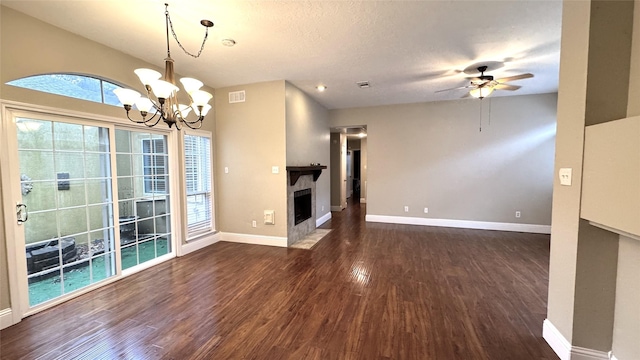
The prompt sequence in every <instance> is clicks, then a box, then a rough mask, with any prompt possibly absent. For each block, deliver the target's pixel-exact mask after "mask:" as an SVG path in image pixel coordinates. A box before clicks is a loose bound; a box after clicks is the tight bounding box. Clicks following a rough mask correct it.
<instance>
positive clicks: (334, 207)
mask: <svg viewBox="0 0 640 360" xmlns="http://www.w3.org/2000/svg"><path fill="white" fill-rule="evenodd" d="M331 211H342V206H332V207H331Z"/></svg>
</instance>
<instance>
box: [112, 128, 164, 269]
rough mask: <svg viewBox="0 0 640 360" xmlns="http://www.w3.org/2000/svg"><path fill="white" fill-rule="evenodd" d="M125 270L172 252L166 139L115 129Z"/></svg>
mask: <svg viewBox="0 0 640 360" xmlns="http://www.w3.org/2000/svg"><path fill="white" fill-rule="evenodd" d="M115 141H116V165H117V169H118V174H117V176H118V199H119V201H118V209H119V214H120V217H119V219H118V221H119V223H120V244H121V247H122V249H121V254H122V269H123V270H125V269H129V268H131V267H134V266H136V265H139V264H142V263H144V262H147V261H149V260H152V259H155V258H157V257H160V256H162V255H166V254H168V253H170V252H171V226H170V220H171V211H170V209H171V207H170V197H169V155H168V153H167V137H166V136H164V135H158V134H152V133H149V132H140V131H130V130H116V132H115Z"/></svg>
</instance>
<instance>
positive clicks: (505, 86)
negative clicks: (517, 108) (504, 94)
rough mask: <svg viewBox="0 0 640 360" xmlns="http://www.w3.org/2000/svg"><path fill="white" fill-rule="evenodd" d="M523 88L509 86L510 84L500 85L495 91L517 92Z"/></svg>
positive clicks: (495, 87)
mask: <svg viewBox="0 0 640 360" xmlns="http://www.w3.org/2000/svg"><path fill="white" fill-rule="evenodd" d="M521 87H522V86H518V85H509V84H498V85H496V86H494V87H493V88H494V89H497V90H509V91H515V90H518V89H520V88H521Z"/></svg>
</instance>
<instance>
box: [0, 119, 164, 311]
mask: <svg viewBox="0 0 640 360" xmlns="http://www.w3.org/2000/svg"><path fill="white" fill-rule="evenodd" d="M5 114H7V116H8V118H10V119H11V120H12V121H13V122H14V123H15V127H10V128H12V129H14V131H15V132H13V131H12V134H11V135H9V136H7V137H6V139H8V140H7V143H6V144H8V149H9V155H6V157H4V158H3V160H2V161H3V164H8V169H9V170H8V174H10V176H9V178H10V179H12V180H8V179H6V178H5V179H4V180H3V181H6V182H7V187H6V189H15V190H16V191H13V192H11V193H10V192H6V193H3V195H5V194H7V197H6V199H5V200H6V201H5V203H4V205H5V207H6V208H8V206H11V207H14V206H16V207H15V212H16V215H15V216H16V217H17V222H14V221H11V222H12V223H14V224H15V227H13V228H12V233H13V234H14V235H15V236H12V238H11V239H10V240H9V241H11V242H12V243H11V249H12V252H14V251H15V254H16V255H17V258H15V259H17V260H16V262H15V265H14V266H13V267H12V269H11V270H12V271H18V272H17V279H18V287H19V289H20V290H19V292H18V293H19V294H20V299H19V301H20V303H21V304H22V309H24V310H23V311H24V312H25V313H28V312H32V311H38V310H40V309H43V308H46V307H47V306H48V305H50V304H53V303H55V301H56V299H59V298H61V297H68V296H69V294H71V293H73V292H78V291H79V290H82V289H86V288H88V287H91V286H94V285H95V284H97V283H99V282H103V281H104V280H106V279H109V278H116V277H118V276H122V274H123V273H125V275H126V274H127V273H131V272H134V271H137V270H141V269H143V268H145V267H148V266H152V265H154V264H156V263H159V262H161V261H163V260H165V259H168V258H170V257H172V256H175V251H174V250H173V246H172V234H171V231H172V230H171V227H172V226H171V201H170V200H171V196H170V194H171V190H170V189H171V187H170V180H171V177H170V175H169V168H170V167H169V165H170V161H169V147H168V145H169V142H168V137H167V135H165V134H163V133H162V132H154V131H144V130H143V131H136V130H129V129H127V128H118V127H117V126H114V125H112V124H108V123H106V122H103V123H101V122H99V121H94V120H90V119H84V118H78V117H71V116H62V115H53V114H41V113H38V112H30V111H27V110H15V111H14V110H8V111H6V112H5ZM102 124H104V125H102ZM3 139H4V138H3ZM0 156H4V155H3V154H0ZM7 159H11V160H7ZM16 160H17V161H16ZM5 161H6V162H5ZM3 172H4V168H3ZM18 177H19V180H18ZM18 184H19V187H18ZM4 185H5V184H4V183H3V187H4ZM3 197H4V196H3ZM12 212H13V211H12ZM7 213H9V211H7ZM9 223H10V222H7V224H9ZM16 269H17V270H16ZM22 315H24V313H23V314H22Z"/></svg>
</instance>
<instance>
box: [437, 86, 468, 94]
mask: <svg viewBox="0 0 640 360" xmlns="http://www.w3.org/2000/svg"><path fill="white" fill-rule="evenodd" d="M470 87H472V86H471V85H467V86H460V87H457V88H451V89H444V90H438V91H436V93H441V92H445V91H453V90H461V89H468V88H470Z"/></svg>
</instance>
